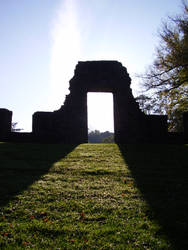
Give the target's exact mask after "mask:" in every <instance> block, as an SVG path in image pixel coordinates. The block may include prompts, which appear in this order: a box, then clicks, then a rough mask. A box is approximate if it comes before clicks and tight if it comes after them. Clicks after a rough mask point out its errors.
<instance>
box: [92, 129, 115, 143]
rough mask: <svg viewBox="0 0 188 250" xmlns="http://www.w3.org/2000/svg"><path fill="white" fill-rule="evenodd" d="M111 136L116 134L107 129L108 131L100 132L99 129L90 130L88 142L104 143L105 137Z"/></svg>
mask: <svg viewBox="0 0 188 250" xmlns="http://www.w3.org/2000/svg"><path fill="white" fill-rule="evenodd" d="M110 136H114V134H113V133H111V132H109V131H106V132H100V131H99V130H94V131H90V132H89V134H88V142H89V143H102V142H103V141H104V139H106V138H109V137H110ZM104 143H106V142H104ZM108 143H109V142H108Z"/></svg>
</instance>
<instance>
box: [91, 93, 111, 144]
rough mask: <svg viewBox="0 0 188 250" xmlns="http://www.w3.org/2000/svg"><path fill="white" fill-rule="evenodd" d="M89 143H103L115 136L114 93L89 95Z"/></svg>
mask: <svg viewBox="0 0 188 250" xmlns="http://www.w3.org/2000/svg"><path fill="white" fill-rule="evenodd" d="M87 109H88V111H87V113H88V142H90V143H92V142H93V143H102V142H105V140H104V139H105V138H107V137H111V139H112V140H111V142H113V136H114V108H113V94H112V93H98V92H94V93H93V92H92V93H91V92H89V93H88V94H87Z"/></svg>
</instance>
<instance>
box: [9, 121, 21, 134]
mask: <svg viewBox="0 0 188 250" xmlns="http://www.w3.org/2000/svg"><path fill="white" fill-rule="evenodd" d="M17 125H18V123H17V122H12V125H11V131H12V132H20V131H21V130H23V128H16V126H17Z"/></svg>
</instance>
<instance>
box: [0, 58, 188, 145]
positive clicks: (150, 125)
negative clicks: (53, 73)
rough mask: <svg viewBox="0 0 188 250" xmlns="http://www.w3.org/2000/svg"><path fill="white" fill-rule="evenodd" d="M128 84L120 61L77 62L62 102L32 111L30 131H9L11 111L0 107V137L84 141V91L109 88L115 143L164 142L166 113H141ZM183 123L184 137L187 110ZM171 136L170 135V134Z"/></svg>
mask: <svg viewBox="0 0 188 250" xmlns="http://www.w3.org/2000/svg"><path fill="white" fill-rule="evenodd" d="M130 85H131V79H130V77H129V74H128V73H127V70H126V68H125V67H123V66H122V64H121V63H120V62H117V61H88V62H79V63H78V64H77V66H76V69H75V72H74V76H73V78H72V79H71V80H70V86H69V90H70V94H69V95H67V96H66V99H65V102H64V105H62V106H61V107H60V109H59V110H56V111H54V112H35V113H34V114H33V131H32V133H12V132H11V119H12V112H11V111H9V110H6V109H0V139H1V140H4V139H6V140H10V141H19V140H20V141H21V142H23V141H24V142H25V141H27V140H28V141H30V142H44V143H68V144H78V143H86V142H87V141H88V124H87V123H88V122H87V93H88V92H110V93H112V94H113V101H114V133H115V142H116V143H137V142H153V143H155V142H157V143H163V142H165V143H166V142H168V138H169V133H168V128H167V116H156V115H145V114H144V113H143V112H142V111H141V110H140V109H139V105H138V103H137V102H136V101H135V99H134V97H133V94H132V90H131V88H130ZM184 127H185V131H184V134H185V136H186V138H187V141H188V113H186V114H184ZM173 137H174V135H173V136H171V137H170V138H173ZM176 137H177V136H176ZM178 138H179V137H178ZM170 140H173V139H170Z"/></svg>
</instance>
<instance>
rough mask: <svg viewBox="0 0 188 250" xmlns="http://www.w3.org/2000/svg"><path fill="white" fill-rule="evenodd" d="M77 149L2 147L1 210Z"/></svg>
mask: <svg viewBox="0 0 188 250" xmlns="http://www.w3.org/2000/svg"><path fill="white" fill-rule="evenodd" d="M76 146H77V145H62V144H29V143H28V144H24V143H23V144H18V143H0V206H3V205H5V204H6V203H7V202H8V201H9V200H11V199H13V198H14V196H15V195H17V194H19V193H20V192H22V191H23V190H25V189H27V187H28V186H30V185H31V184H32V183H33V182H35V181H37V180H38V179H40V177H41V176H42V175H44V174H45V173H47V172H48V171H49V169H50V167H51V166H52V164H53V163H54V162H57V161H58V160H60V159H62V158H63V157H65V156H66V155H67V154H68V153H70V152H71V151H72V150H73V149H74V148H75V147H76Z"/></svg>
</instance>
